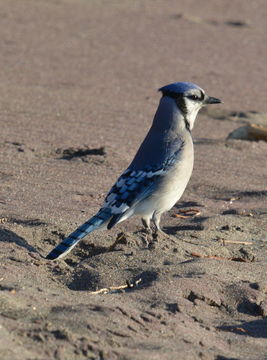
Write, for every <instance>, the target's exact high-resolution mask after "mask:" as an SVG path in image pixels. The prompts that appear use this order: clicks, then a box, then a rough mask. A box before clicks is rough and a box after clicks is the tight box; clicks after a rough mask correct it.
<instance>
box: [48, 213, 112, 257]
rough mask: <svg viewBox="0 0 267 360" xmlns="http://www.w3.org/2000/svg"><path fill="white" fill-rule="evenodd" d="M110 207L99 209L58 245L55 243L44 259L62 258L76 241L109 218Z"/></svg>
mask: <svg viewBox="0 0 267 360" xmlns="http://www.w3.org/2000/svg"><path fill="white" fill-rule="evenodd" d="M111 216H112V215H111V211H110V209H108V208H106V209H101V210H100V211H99V212H98V213H97V214H96V215H95V216H93V217H92V218H91V219H89V220H87V221H86V222H85V223H84V224H83V225H81V226H80V227H78V229H76V230H75V231H74V232H73V233H71V234H70V235H69V236H68V237H67V238H66V239H64V240H63V241H62V242H61V243H60V244H59V245H57V246H56V247H55V248H54V249H53V250H52V251H51V252H50V253H49V254H48V255H47V256H46V259H49V260H55V259H59V258H62V257H63V256H65V255H67V253H68V252H69V251H71V250H72V249H73V248H74V246H75V245H77V244H78V242H79V241H80V240H81V239H83V238H84V237H85V236H86V235H88V234H89V233H90V232H92V231H94V230H96V229H98V228H100V227H101V226H102V225H103V224H104V223H105V222H107V221H108V220H109V219H110V218H111Z"/></svg>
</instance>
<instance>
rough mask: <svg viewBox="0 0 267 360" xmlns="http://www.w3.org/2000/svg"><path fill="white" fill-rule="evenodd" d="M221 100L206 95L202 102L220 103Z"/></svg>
mask: <svg viewBox="0 0 267 360" xmlns="http://www.w3.org/2000/svg"><path fill="white" fill-rule="evenodd" d="M221 103H222V101H221V100H220V99H217V98H215V97H212V96H207V97H206V99H205V100H204V104H221Z"/></svg>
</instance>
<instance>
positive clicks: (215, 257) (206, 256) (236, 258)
mask: <svg viewBox="0 0 267 360" xmlns="http://www.w3.org/2000/svg"><path fill="white" fill-rule="evenodd" d="M190 255H191V256H194V257H199V258H206V259H215V260H230V261H238V262H253V261H254V258H253V259H251V260H249V259H244V258H241V257H231V258H226V257H222V256H216V255H201V254H198V253H195V252H191V253H190Z"/></svg>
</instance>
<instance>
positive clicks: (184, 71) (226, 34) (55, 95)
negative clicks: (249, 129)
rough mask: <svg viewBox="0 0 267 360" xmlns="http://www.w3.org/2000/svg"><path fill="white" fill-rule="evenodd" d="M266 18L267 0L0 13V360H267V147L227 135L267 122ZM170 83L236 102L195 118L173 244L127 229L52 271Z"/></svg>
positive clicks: (57, 5)
mask: <svg viewBox="0 0 267 360" xmlns="http://www.w3.org/2000/svg"><path fill="white" fill-rule="evenodd" d="M266 17H267V3H266V1H263V0H255V1H253V2H249V1H243V0H234V1H233V0H232V1H228V0H225V1H222V0H220V1H219V0H214V1H212V2H211V1H207V0H201V1H198V2H196V1H191V0H184V1H174V0H144V1H141V0H135V1H130V0H123V1H122V0H121V1H107V0H106V1H104V0H99V1H96V0H91V1H90V0H47V1H41V0H39V1H37V0H36V1H34V0H9V1H3V0H0V32H1V41H0V69H1V70H0V74H1V81H0V123H1V131H0V164H1V167H0V183H1V188H0V209H1V212H0V221H1V224H0V241H1V247H0V256H1V260H0V264H1V265H0V312H1V324H0V358H1V359H3V360H11V359H12V360H24V359H25V360H50V359H58V360H63V359H64V360H65V359H71V360H76V359H77V360H80V359H90V360H113V359H114V360H143V359H146V360H169V359H170V360H173V359H181V360H191V359H207V360H210V359H212V360H213V359H216V360H224V359H228V360H230V359H231V360H234V359H238V360H244V359H245V360H263V359H266V358H267V350H266V349H267V320H266V316H267V280H266V271H267V254H266V243H267V239H266V237H267V236H266V235H267V221H266V218H267V215H266V214H267V206H266V197H267V187H266V183H267V181H266V179H267V174H266V155H267V143H266V142H264V141H259V142H252V141H244V140H243V141H242V140H226V139H227V136H228V134H229V133H231V132H232V131H233V130H235V129H236V128H238V127H240V126H243V125H244V124H245V123H256V124H261V125H265V126H267V115H266V113H267V102H266V93H267V86H266V84H267V72H266V56H267V50H266V40H267V39H266V33H267V22H266ZM174 81H192V82H195V83H197V84H199V85H200V86H201V87H203V88H204V89H205V90H206V92H207V93H208V94H209V95H211V96H215V97H218V98H221V99H222V100H223V101H224V104H223V105H220V106H217V107H212V108H211V107H210V108H208V109H204V110H203V111H202V112H201V114H200V115H199V117H198V119H197V123H196V126H195V129H194V132H193V135H194V139H195V167H194V171H193V175H192V178H191V180H190V183H189V185H188V187H187V189H186V191H185V193H184V195H183V197H182V199H181V200H180V202H179V203H178V204H177V205H176V206H175V207H174V208H173V209H172V210H171V211H170V212H169V213H168V214H165V215H164V217H163V219H162V226H163V229H164V230H165V231H166V232H167V233H168V235H169V237H168V238H162V239H159V240H158V241H157V242H155V243H153V245H152V246H150V247H149V248H147V247H146V245H145V239H144V234H143V232H142V230H141V224H140V221H139V220H138V219H131V220H130V221H128V222H124V223H122V224H120V225H119V226H117V227H115V228H114V229H112V231H109V232H98V233H93V234H91V235H90V236H88V237H87V238H86V239H85V240H84V241H83V242H82V243H81V244H79V246H77V247H76V248H75V249H74V251H73V252H71V253H70V254H69V255H68V256H67V257H66V258H65V259H64V260H62V261H56V262H49V261H47V260H45V259H44V256H45V255H46V254H47V253H48V252H49V251H50V250H51V249H52V248H53V246H54V245H55V244H57V243H58V242H59V241H60V240H61V239H62V238H63V237H65V236H66V235H68V233H69V232H71V231H72V230H74V229H75V227H76V226H77V225H79V224H80V223H82V222H83V221H85V220H86V219H88V218H89V217H90V216H92V215H94V213H95V211H97V210H98V207H99V206H100V205H101V203H102V201H103V198H104V195H105V193H106V191H107V190H109V188H110V186H111V185H112V184H113V182H114V181H115V180H116V178H117V176H118V175H120V173H121V172H122V171H123V170H124V169H125V168H126V167H127V165H128V164H129V162H130V161H131V159H132V157H133V155H134V154H135V151H136V149H137V147H138V145H139V144H140V142H141V141H142V139H143V137H144V135H145V133H146V131H147V130H148V128H149V126H150V124H151V121H152V118H153V115H154V113H155V110H156V108H157V104H158V100H159V97H160V94H159V93H157V91H156V90H157V89H158V88H159V87H160V86H163V85H165V84H168V83H170V82H174ZM189 208H196V209H198V210H199V212H200V214H199V215H198V216H188V217H187V218H186V219H183V218H178V217H176V216H175V214H177V213H179V212H180V210H181V209H183V210H184V209H189ZM5 219H7V221H6V220H5ZM139 280H140V282H138V281H139ZM127 281H128V282H130V283H131V284H134V283H135V282H136V281H137V282H138V284H136V286H135V287H133V288H131V289H126V290H123V291H120V290H118V291H116V290H114V291H109V292H108V293H107V294H94V293H92V292H93V291H95V290H98V289H101V288H106V287H110V286H115V287H116V286H118V287H119V286H123V285H126V284H127Z"/></svg>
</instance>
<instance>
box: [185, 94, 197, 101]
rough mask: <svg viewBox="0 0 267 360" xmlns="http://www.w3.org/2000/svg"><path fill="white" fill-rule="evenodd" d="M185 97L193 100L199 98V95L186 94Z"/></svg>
mask: <svg viewBox="0 0 267 360" xmlns="http://www.w3.org/2000/svg"><path fill="white" fill-rule="evenodd" d="M187 97H188V98H189V99H191V100H194V101H196V100H199V97H198V96H197V95H188V96H187Z"/></svg>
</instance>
